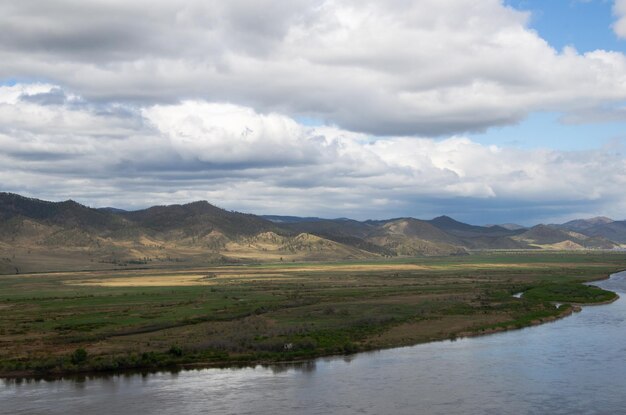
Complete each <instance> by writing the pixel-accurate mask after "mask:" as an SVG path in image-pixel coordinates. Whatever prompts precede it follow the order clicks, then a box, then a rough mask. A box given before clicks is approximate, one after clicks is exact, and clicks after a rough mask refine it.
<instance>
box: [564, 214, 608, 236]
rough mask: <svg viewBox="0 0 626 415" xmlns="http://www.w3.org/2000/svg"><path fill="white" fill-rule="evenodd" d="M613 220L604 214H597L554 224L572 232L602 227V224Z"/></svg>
mask: <svg viewBox="0 0 626 415" xmlns="http://www.w3.org/2000/svg"><path fill="white" fill-rule="evenodd" d="M613 222H615V221H614V220H613V219H610V218H607V217H605V216H598V217H595V218H590V219H576V220H571V221H569V222H566V223H564V224H562V225H556V226H557V227H559V228H563V229H568V230H570V231H574V232H585V231H587V230H589V229H592V228H595V227H602V226H604V225H607V224H610V223H613Z"/></svg>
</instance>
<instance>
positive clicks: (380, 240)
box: [0, 193, 626, 273]
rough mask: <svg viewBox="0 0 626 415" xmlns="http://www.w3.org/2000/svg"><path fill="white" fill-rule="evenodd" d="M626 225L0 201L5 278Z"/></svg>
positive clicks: (285, 257) (543, 236)
mask: <svg viewBox="0 0 626 415" xmlns="http://www.w3.org/2000/svg"><path fill="white" fill-rule="evenodd" d="M625 243H626V221H613V220H611V219H608V218H592V219H588V220H577V221H570V222H567V223H565V224H562V225H537V226H534V227H532V228H523V227H518V226H511V227H508V226H498V225H492V226H476V225H470V224H466V223H463V222H459V221H457V220H455V219H453V218H450V217H448V216H440V217H437V218H434V219H432V220H420V219H415V218H395V219H389V220H368V221H356V220H351V219H346V218H340V219H321V218H316V217H309V218H300V217H295V216H264V217H262V216H257V215H252V214H246V213H240V212H233V211H228V210H225V209H221V208H219V207H217V206H214V205H212V204H210V203H208V202H206V201H198V202H193V203H187V204H182V205H169V206H153V207H150V208H147V209H142V210H136V211H126V210H122V209H116V208H111V207H108V208H100V209H94V208H90V207H87V206H84V205H81V204H80V203H77V202H75V201H72V200H67V201H64V202H48V201H43V200H38V199H33V198H27V197H23V196H20V195H16V194H11V193H0V273H21V272H33V271H43V270H76V269H85V270H89V269H105V268H116V267H128V266H139V267H150V266H159V267H168V266H181V265H194V266H195V265H198V266H200V265H203V264H212V263H250V262H263V261H311V260H326V261H332V260H359V259H371V258H377V257H389V256H425V255H426V256H428V255H435V256H441V255H464V254H467V253H468V250H472V249H614V248H616V247H619V246H620V244H625Z"/></svg>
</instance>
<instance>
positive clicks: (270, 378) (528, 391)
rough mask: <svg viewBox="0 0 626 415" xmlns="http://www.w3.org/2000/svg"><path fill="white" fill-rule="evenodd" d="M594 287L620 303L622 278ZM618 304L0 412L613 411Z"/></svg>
mask: <svg viewBox="0 0 626 415" xmlns="http://www.w3.org/2000/svg"><path fill="white" fill-rule="evenodd" d="M594 284H595V285H598V286H601V287H602V288H606V289H610V290H613V291H617V292H621V293H624V292H625V291H626V274H624V273H622V274H620V275H616V276H614V277H613V278H612V279H611V280H609V281H603V282H599V283H598V282H596V283H594ZM623 297H624V295H622V299H620V300H618V301H617V302H615V303H613V304H611V305H606V306H596V307H586V308H584V309H583V311H582V312H581V313H578V314H575V315H573V316H571V317H568V318H566V319H563V320H558V321H556V322H553V323H549V324H545V325H541V326H537V327H532V328H526V329H522V330H517V331H511V332H505V333H499V334H495V335H490V336H485V337H476V338H467V339H459V340H457V341H455V342H451V341H443V342H437V343H429V344H423V345H418V346H414V347H406V348H400V349H392V350H383V351H378V352H370V353H363V354H359V355H355V356H342V357H335V358H325V359H317V360H315V361H310V362H298V363H289V364H279V365H266V366H262V365H259V366H254V367H243V368H222V369H215V368H214V369H195V370H185V371H180V372H157V373H140V374H127V375H109V376H82V377H73V378H66V379H63V380H56V381H49V380H38V381H37V380H19V381H4V387H3V388H0V413H3V414H4V413H7V414H84V413H93V414H107V415H108V414H123V413H132V414H134V413H159V414H180V413H191V414H195V413H211V414H235V413H237V414H276V413H305V414H322V413H323V414H327V413H334V414H353V413H365V414H386V413H393V414H415V413H426V414H467V413H485V414H498V415H500V414H520V413H527V414H544V413H551V414H571V413H621V412H623V408H624V407H626V397H624V395H623V391H624V390H626V376H624V373H626V346H624V345H625V344H626V301H625V300H624V299H623Z"/></svg>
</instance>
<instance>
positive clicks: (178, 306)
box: [0, 251, 626, 376]
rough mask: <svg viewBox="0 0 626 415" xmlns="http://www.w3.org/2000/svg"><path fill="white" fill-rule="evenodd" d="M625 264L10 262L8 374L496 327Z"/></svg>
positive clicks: (554, 255) (266, 354)
mask: <svg viewBox="0 0 626 415" xmlns="http://www.w3.org/2000/svg"><path fill="white" fill-rule="evenodd" d="M624 268H626V254H624V253H616V252H593V251H586V252H528V251H526V252H521V251H520V252H483V253H474V254H472V255H469V256H459V257H434V258H432V257H430V258H403V259H394V260H384V261H383V260H377V261H373V260H372V261H364V262H332V263H330V262H329V263H278V264H265V265H246V266H243V265H238V266H215V267H209V268H206V267H205V268H194V269H187V268H185V269H167V270H155V269H134V270H130V269H129V270H122V271H120V270H116V271H89V272H64V273H41V274H28V275H5V276H0V374H1V375H3V376H27V375H28V376H32V375H35V376H49V375H60V374H66V373H73V372H91V371H110V370H126V369H146V370H149V369H156V368H161V367H174V366H185V365H235V364H253V363H266V362H274V361H292V360H302V359H309V358H312V357H316V356H323V355H333V354H345V353H354V352H358V351H366V350H374V349H380V348H387V347H395V346H404V345H410V344H416V343H421V342H427V341H433V340H442V339H455V338H457V337H459V336H467V335H475V334H486V333H491V332H494V331H498V330H504V329H512V328H520V327H524V326H528V325H533V324H539V323H541V322H544V321H549V320H552V319H555V318H558V317H562V316H564V315H567V314H569V313H571V312H572V310H573V306H571V305H569V304H585V303H599V302H608V301H611V300H613V299H615V298H616V296H615V294H613V293H610V292H607V291H604V290H601V289H599V288H595V287H589V286H586V285H583V284H581V283H582V282H586V281H592V280H595V279H601V278H605V277H607V276H608V275H609V274H610V273H613V272H616V271H618V270H621V269H624ZM518 292H524V293H525V294H524V296H523V297H522V298H515V297H513V294H514V293H518ZM555 302H558V303H564V305H563V306H561V307H559V308H557V307H556V306H555V304H554V303H555Z"/></svg>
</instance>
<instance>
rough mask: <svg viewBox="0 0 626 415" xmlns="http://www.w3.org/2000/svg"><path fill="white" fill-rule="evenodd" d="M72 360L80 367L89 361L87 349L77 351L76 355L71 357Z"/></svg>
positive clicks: (73, 354)
mask: <svg viewBox="0 0 626 415" xmlns="http://www.w3.org/2000/svg"><path fill="white" fill-rule="evenodd" d="M70 360H71V362H72V363H73V364H75V365H80V364H82V363H85V361H87V350H85V349H82V348H81V349H76V350H74V353H72V355H71V356H70Z"/></svg>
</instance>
